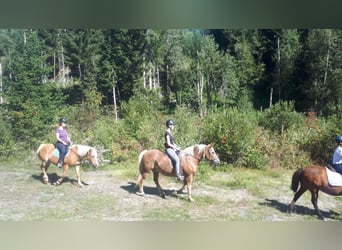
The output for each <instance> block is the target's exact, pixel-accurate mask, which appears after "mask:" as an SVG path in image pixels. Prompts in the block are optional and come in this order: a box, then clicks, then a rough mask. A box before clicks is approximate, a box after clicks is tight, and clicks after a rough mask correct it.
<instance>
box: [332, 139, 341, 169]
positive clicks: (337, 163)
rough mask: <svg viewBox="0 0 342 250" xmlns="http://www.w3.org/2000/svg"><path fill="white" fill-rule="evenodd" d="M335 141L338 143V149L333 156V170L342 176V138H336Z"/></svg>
mask: <svg viewBox="0 0 342 250" xmlns="http://www.w3.org/2000/svg"><path fill="white" fill-rule="evenodd" d="M335 141H336V143H337V147H336V149H335V151H334V155H333V162H332V163H333V168H334V169H335V170H336V172H338V173H340V174H342V136H341V135H339V136H336V139H335Z"/></svg>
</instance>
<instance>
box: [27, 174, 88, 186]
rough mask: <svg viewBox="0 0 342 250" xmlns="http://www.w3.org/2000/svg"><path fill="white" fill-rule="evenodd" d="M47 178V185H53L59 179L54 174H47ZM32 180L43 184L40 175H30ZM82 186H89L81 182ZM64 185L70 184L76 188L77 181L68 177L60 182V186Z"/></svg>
mask: <svg viewBox="0 0 342 250" xmlns="http://www.w3.org/2000/svg"><path fill="white" fill-rule="evenodd" d="M47 175H48V177H49V184H51V185H53V183H55V182H56V181H57V180H58V179H59V178H60V176H59V175H57V174H56V173H51V174H49V173H48V174H47ZM32 178H33V179H35V180H37V181H40V182H41V183H43V178H42V175H41V174H39V175H38V174H33V175H32ZM81 182H82V184H83V185H85V186H88V185H89V184H87V183H85V182H83V181H81ZM65 183H70V184H73V185H75V186H78V184H77V180H75V179H70V178H69V177H68V176H67V177H65V178H64V180H63V182H62V185H63V184H65Z"/></svg>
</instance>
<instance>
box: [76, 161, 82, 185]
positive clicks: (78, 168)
mask: <svg viewBox="0 0 342 250" xmlns="http://www.w3.org/2000/svg"><path fill="white" fill-rule="evenodd" d="M80 169H81V166H80V165H76V166H75V170H76V177H77V185H78V186H79V187H82V186H83V184H82V182H81V174H80Z"/></svg>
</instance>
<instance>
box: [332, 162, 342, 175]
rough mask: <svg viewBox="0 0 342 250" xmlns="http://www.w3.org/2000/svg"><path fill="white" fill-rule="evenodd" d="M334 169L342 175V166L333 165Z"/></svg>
mask: <svg viewBox="0 0 342 250" xmlns="http://www.w3.org/2000/svg"><path fill="white" fill-rule="evenodd" d="M333 168H334V169H335V170H336V172H337V173H339V174H342V164H333Z"/></svg>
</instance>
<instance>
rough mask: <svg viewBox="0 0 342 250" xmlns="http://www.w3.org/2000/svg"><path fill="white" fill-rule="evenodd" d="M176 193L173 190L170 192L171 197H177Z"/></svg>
mask: <svg viewBox="0 0 342 250" xmlns="http://www.w3.org/2000/svg"><path fill="white" fill-rule="evenodd" d="M177 194H179V193H178V192H177V191H173V192H172V193H171V196H173V197H178V195H177Z"/></svg>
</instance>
